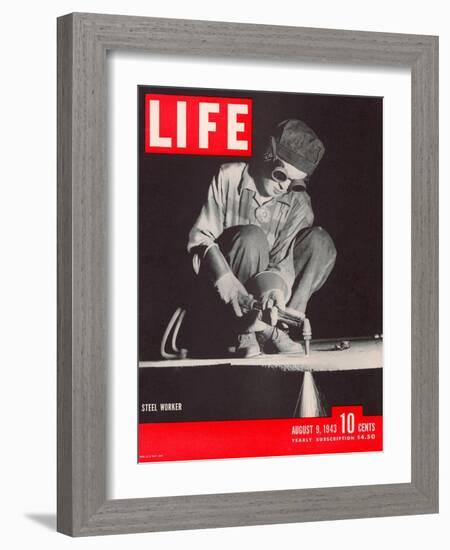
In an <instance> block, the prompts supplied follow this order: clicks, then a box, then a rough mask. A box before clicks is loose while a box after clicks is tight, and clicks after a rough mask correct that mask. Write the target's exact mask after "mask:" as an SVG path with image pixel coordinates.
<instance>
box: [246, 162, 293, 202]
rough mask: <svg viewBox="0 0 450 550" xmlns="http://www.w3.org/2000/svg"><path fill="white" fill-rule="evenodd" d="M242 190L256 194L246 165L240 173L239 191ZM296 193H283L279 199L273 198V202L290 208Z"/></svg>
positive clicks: (253, 182) (254, 185)
mask: <svg viewBox="0 0 450 550" xmlns="http://www.w3.org/2000/svg"><path fill="white" fill-rule="evenodd" d="M243 189H248V190H249V191H251V192H252V193H253V195H255V194H256V192H257V189H256V183H255V180H254V179H253V177H252V176H251V175H250V173H249V165H248V164H246V166H245V168H244V170H243V171H242V175H241V181H240V182H239V191H242V190H243ZM296 192H297V191H289V193H285V194H284V195H281V196H279V197H274V198H273V200H274V201H276V202H281V203H282V204H287V205H288V206H291V204H292V202H293V199H294V196H293V195H294V193H296Z"/></svg>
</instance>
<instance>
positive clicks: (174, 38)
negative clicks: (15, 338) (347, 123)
mask: <svg viewBox="0 0 450 550" xmlns="http://www.w3.org/2000/svg"><path fill="white" fill-rule="evenodd" d="M108 50H135V51H137V52H147V53H148V54H171V55H183V54H185V52H189V54H190V55H191V56H192V55H193V56H216V57H217V56H219V57H221V56H223V57H228V58H231V59H238V58H241V57H245V58H247V59H252V58H254V59H264V60H272V61H280V62H281V61H283V62H286V61H290V62H299V61H302V62H303V61H309V62H317V63H332V64H350V63H358V64H363V65H366V66H375V65H388V66H394V67H396V66H398V67H406V68H410V69H411V75H412V76H411V82H412V89H411V92H412V131H411V134H412V136H411V147H412V155H411V156H412V242H411V245H412V296H411V300H412V326H411V329H412V350H411V351H412V365H411V368H412V395H411V403H412V407H411V415H412V416H411V424H412V425H411V428H412V433H411V436H412V448H411V461H412V464H411V468H412V469H411V472H412V475H411V482H410V483H401V484H388V485H369V486H351V487H335V488H325V489H301V490H281V491H261V492H251V493H232V494H209V495H192V496H191V495H190V496H176V497H163V498H144V499H125V500H108V498H107V458H108V457H107V453H106V448H107V446H106V437H107V407H106V399H107V395H106V393H107V392H106V387H107V372H108V369H107V366H108V361H109V357H108V325H109V323H108V311H109V305H108V286H107V280H108V273H107V266H108V179H107V159H106V145H105V141H106V140H105V137H106V97H107V80H106V53H107V51H108ZM57 485H58V505H57V508H58V509H57V516H58V521H57V529H58V531H60V532H62V533H66V534H69V535H73V536H83V535H100V534H112V533H132V532H142V531H163V530H178V529H198V528H207V527H228V526H238V525H260V524H274V523H288V522H303V521H318V520H331V519H344V518H363V517H374V516H395V515H404V514H426V513H433V512H437V511H438V38H437V37H435V36H419V35H406V34H387V33H373V32H355V31H345V30H329V29H310V28H297V27H281V26H268V25H248V24H238V23H221V22H209V21H189V20H178V19H154V18H143V17H125V16H116V15H97V14H82V13H74V14H70V15H66V16H63V17H61V18H59V19H58V484H57Z"/></svg>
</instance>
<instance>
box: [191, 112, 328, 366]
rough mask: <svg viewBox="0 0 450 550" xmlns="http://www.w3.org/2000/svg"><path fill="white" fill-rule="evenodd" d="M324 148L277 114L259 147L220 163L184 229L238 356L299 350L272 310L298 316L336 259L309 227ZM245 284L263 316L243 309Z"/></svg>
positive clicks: (322, 234)
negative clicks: (313, 181) (232, 323)
mask: <svg viewBox="0 0 450 550" xmlns="http://www.w3.org/2000/svg"><path fill="white" fill-rule="evenodd" d="M324 152H325V147H324V145H323V143H322V142H321V141H320V139H319V138H318V137H317V135H316V134H315V132H314V131H313V130H312V129H311V128H309V127H308V126H307V125H306V124H305V123H304V122H303V121H301V120H297V119H288V120H284V121H283V122H281V123H280V124H278V125H277V126H276V128H275V129H274V131H273V132H272V133H271V135H270V136H268V140H267V143H266V147H265V148H264V151H263V154H261V155H257V156H255V157H254V158H252V159H251V161H250V162H248V163H246V162H231V163H227V164H223V165H222V166H220V168H219V170H218V172H217V173H216V174H215V175H214V177H213V178H212V182H211V184H210V187H209V190H208V196H207V199H206V202H205V203H204V205H203V207H202V209H201V211H200V214H199V216H198V218H197V220H196V221H195V223H194V225H193V227H192V229H191V231H190V234H189V240H188V246H187V249H188V252H189V254H191V256H192V260H193V267H194V270H195V272H196V273H197V274H202V275H203V278H204V279H205V280H207V281H209V284H210V285H212V286H213V288H214V289H215V292H216V293H217V295H218V297H219V299H220V302H221V303H222V304H223V305H224V306H227V308H228V309H231V311H232V314H233V317H234V319H235V320H236V339H235V342H234V344H235V345H234V349H235V353H236V355H237V356H239V357H253V356H256V355H258V354H259V353H260V352H261V351H263V352H265V353H301V352H302V351H303V350H302V346H301V344H300V343H298V342H295V341H294V340H293V339H291V337H290V336H289V334H288V333H287V332H286V331H285V330H283V329H282V328H280V326H279V323H277V315H276V313H277V311H278V309H282V310H283V309H284V308H285V307H286V306H288V307H289V308H291V309H294V310H295V311H296V312H297V313H298V314H299V315H300V316H303V317H304V315H305V313H306V309H307V305H308V300H309V298H310V297H311V295H312V294H313V293H314V292H316V291H317V290H318V289H319V288H320V287H321V286H322V285H323V284H324V283H325V281H326V280H327V278H328V276H329V274H330V272H331V271H332V269H333V267H334V264H335V259H336V248H335V246H334V243H333V241H332V239H331V237H330V235H329V234H328V233H327V232H326V231H325V230H324V229H323V228H321V227H314V226H313V221H314V214H313V210H312V206H311V199H310V197H309V195H308V192H307V188H308V185H309V184H310V177H311V176H312V174H313V172H314V170H315V169H316V168H317V166H318V164H319V162H320V161H321V159H322V157H323V154H324ZM262 279H264V280H265V285H264V288H263V289H262V290H260V291H258V290H257V289H258V284H256V283H257V282H258V281H259V280H262ZM255 289H256V290H255ZM250 290H251V296H253V297H254V298H255V299H257V300H259V301H260V303H261V305H262V309H263V312H264V314H269V315H268V316H267V315H265V316H263V318H265V319H266V320H267V319H270V322H265V321H263V320H261V316H258V317H257V318H256V317H255V314H254V312H252V311H249V310H248V304H249V298H250V297H251V296H250Z"/></svg>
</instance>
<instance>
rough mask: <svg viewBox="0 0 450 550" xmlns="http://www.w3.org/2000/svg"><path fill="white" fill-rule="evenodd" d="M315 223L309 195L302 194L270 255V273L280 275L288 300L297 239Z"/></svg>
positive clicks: (293, 272)
mask: <svg viewBox="0 0 450 550" xmlns="http://www.w3.org/2000/svg"><path fill="white" fill-rule="evenodd" d="M313 222H314V214H313V211H312V208H311V200H310V198H309V195H307V194H306V193H302V195H301V198H300V200H298V201H296V203H295V204H294V205H293V206H292V209H291V211H290V213H289V215H288V217H287V219H286V222H285V223H284V225H283V227H282V229H281V231H280V232H279V233H278V235H277V238H276V240H275V242H274V245H273V247H272V249H271V251H270V255H269V266H268V268H267V270H268V271H272V272H275V273H277V274H278V275H280V277H281V278H282V279H283V280H284V282H285V284H286V289H287V296H286V299H288V298H289V296H290V293H291V289H292V285H293V283H294V279H295V270H294V258H293V250H294V243H295V238H296V236H297V234H298V232H299V231H301V230H302V229H304V228H307V227H311V226H312V224H313Z"/></svg>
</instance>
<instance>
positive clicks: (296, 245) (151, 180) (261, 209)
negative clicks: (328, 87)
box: [137, 83, 383, 463]
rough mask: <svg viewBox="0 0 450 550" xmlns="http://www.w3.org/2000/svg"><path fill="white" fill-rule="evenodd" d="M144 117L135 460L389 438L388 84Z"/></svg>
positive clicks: (185, 96)
mask: <svg viewBox="0 0 450 550" xmlns="http://www.w3.org/2000/svg"><path fill="white" fill-rule="evenodd" d="M270 87H274V88H276V83H273V85H272V86H270V85H269V84H268V88H270ZM137 116H138V131H139V139H138V148H139V150H138V161H139V163H138V164H139V173H138V180H139V181H138V186H139V199H138V211H139V223H138V225H139V227H138V232H139V257H138V263H139V266H138V274H139V275H138V276H139V281H138V289H139V296H138V310H139V330H138V335H139V336H138V337H139V342H138V349H139V364H138V374H139V377H138V380H139V382H138V422H139V429H138V462H141V463H145V462H157V461H177V460H200V459H218V458H238V457H249V458H250V457H263V456H267V457H269V456H287V455H307V454H326V453H342V452H345V453H348V452H368V451H382V449H383V437H382V411H383V408H382V400H383V391H382V374H383V370H382V368H383V336H382V333H383V327H382V318H383V315H382V314H383V311H382V303H383V288H382V281H383V265H382V252H383V208H382V207H383V204H382V201H383V195H382V187H383V181H382V174H383V164H382V150H383V148H382V134H383V126H382V125H383V100H382V98H381V97H367V96H364V97H360V96H338V95H320V94H300V93H288V92H277V91H250V90H228V89H194V88H173V87H159V86H144V85H143V86H139V87H138V113H137Z"/></svg>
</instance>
